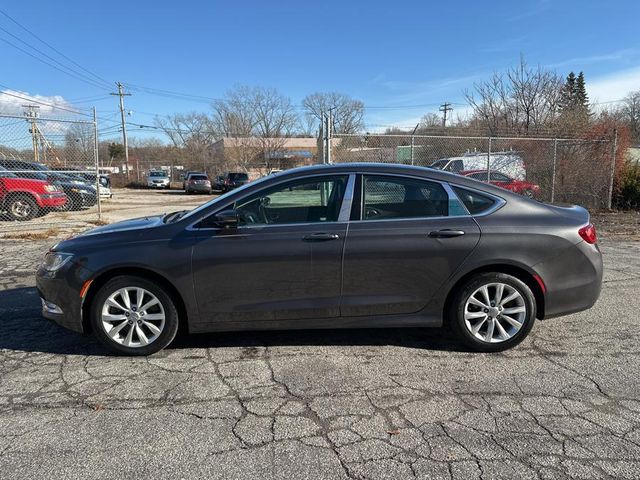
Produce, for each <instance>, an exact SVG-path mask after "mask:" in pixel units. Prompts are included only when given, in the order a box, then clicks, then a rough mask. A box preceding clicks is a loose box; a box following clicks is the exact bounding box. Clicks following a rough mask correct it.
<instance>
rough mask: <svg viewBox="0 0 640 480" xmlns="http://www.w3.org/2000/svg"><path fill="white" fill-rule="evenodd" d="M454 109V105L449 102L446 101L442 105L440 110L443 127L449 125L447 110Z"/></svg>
mask: <svg viewBox="0 0 640 480" xmlns="http://www.w3.org/2000/svg"><path fill="white" fill-rule="evenodd" d="M451 110H453V107H452V106H451V104H450V103H449V102H444V103H443V104H442V105H440V111H441V112H442V128H445V127H446V126H447V112H450V111H451Z"/></svg>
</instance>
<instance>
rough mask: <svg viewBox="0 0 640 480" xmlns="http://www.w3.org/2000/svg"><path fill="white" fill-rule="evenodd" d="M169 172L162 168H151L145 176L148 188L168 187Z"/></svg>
mask: <svg viewBox="0 0 640 480" xmlns="http://www.w3.org/2000/svg"><path fill="white" fill-rule="evenodd" d="M169 184H170V181H169V174H168V173H167V172H166V171H164V170H151V171H150V172H149V176H148V177H147V187H149V188H169Z"/></svg>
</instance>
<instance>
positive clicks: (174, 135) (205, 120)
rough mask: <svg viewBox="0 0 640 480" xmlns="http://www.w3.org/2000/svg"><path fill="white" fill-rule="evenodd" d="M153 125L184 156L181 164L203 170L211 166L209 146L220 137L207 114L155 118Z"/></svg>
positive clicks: (194, 113) (196, 113)
mask: <svg viewBox="0 0 640 480" xmlns="http://www.w3.org/2000/svg"><path fill="white" fill-rule="evenodd" d="M155 125H156V126H157V127H158V128H160V129H161V130H162V131H163V132H164V133H165V135H167V137H169V140H170V141H171V143H173V145H174V147H176V149H177V150H178V151H179V152H180V153H182V154H183V155H184V157H183V158H182V160H183V163H187V164H188V165H189V166H191V167H197V168H201V167H202V168H203V169H204V170H206V169H207V166H208V165H210V164H211V159H212V156H211V155H212V152H211V146H212V145H213V144H214V143H215V141H216V140H217V139H219V138H220V135H218V134H217V133H216V130H215V128H214V122H213V121H212V120H211V118H209V116H208V115H207V114H205V113H198V112H191V113H187V114H181V113H178V114H174V115H167V116H166V117H156V118H155Z"/></svg>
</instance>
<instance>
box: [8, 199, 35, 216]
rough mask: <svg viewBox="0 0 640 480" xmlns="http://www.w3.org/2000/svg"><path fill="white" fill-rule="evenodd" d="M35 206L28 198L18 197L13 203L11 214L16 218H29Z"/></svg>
mask: <svg viewBox="0 0 640 480" xmlns="http://www.w3.org/2000/svg"><path fill="white" fill-rule="evenodd" d="M32 209H33V206H32V205H31V204H30V203H29V202H28V201H26V200H22V199H18V200H15V201H14V202H13V203H12V204H11V214H12V215H13V216H14V217H15V218H28V217H29V216H30V215H31V212H32Z"/></svg>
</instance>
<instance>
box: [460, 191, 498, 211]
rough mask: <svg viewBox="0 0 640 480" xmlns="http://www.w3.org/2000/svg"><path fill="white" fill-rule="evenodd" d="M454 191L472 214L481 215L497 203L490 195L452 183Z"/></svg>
mask: <svg viewBox="0 0 640 480" xmlns="http://www.w3.org/2000/svg"><path fill="white" fill-rule="evenodd" d="M451 188H453V191H454V192H455V193H456V195H457V196H458V198H459V199H460V200H461V201H462V203H464V206H465V207H467V210H469V213H470V214H471V215H479V214H481V213H484V212H486V211H488V210H489V209H491V208H492V207H493V206H494V205H495V204H496V200H495V199H493V198H491V197H490V196H488V195H483V194H481V193H478V192H475V191H471V190H467V189H466V188H462V187H456V186H454V185H451Z"/></svg>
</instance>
